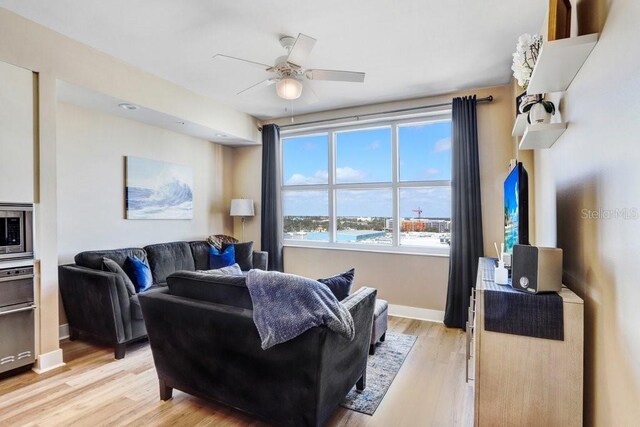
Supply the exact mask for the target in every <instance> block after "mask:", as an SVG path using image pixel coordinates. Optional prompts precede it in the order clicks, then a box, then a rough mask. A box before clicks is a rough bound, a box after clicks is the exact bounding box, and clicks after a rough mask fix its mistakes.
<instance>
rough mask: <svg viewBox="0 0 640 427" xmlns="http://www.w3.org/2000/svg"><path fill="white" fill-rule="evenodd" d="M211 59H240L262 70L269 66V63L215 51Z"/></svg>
mask: <svg viewBox="0 0 640 427" xmlns="http://www.w3.org/2000/svg"><path fill="white" fill-rule="evenodd" d="M213 59H224V60H233V61H241V62H245V63H248V64H251V65H255V66H256V67H260V68H262V69H264V70H268V69H269V68H271V65H267V64H263V63H262V62H256V61H250V60H248V59H242V58H236V57H235V56H229V55H223V54H221V53H217V54H215V55H213Z"/></svg>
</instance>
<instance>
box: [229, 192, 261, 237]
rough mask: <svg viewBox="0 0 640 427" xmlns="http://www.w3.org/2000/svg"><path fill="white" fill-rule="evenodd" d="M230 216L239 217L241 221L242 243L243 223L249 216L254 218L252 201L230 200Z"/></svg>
mask: <svg viewBox="0 0 640 427" xmlns="http://www.w3.org/2000/svg"><path fill="white" fill-rule="evenodd" d="M229 214H230V215H231V216H239V217H240V220H241V221H242V241H243V242H244V222H245V220H246V219H247V217H249V216H254V215H255V213H254V211H253V200H251V199H233V200H231V211H230V212H229Z"/></svg>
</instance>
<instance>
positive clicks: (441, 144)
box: [433, 138, 451, 153]
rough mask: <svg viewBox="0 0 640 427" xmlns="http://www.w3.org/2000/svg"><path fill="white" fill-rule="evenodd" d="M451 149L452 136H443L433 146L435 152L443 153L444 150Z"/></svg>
mask: <svg viewBox="0 0 640 427" xmlns="http://www.w3.org/2000/svg"><path fill="white" fill-rule="evenodd" d="M449 150H451V138H443V139H441V140H439V141H438V142H436V145H435V146H434V148H433V151H434V153H442V152H443V151H449Z"/></svg>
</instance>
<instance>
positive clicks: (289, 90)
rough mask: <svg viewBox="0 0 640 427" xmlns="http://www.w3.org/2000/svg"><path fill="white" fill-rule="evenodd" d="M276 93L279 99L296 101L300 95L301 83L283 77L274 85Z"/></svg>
mask: <svg viewBox="0 0 640 427" xmlns="http://www.w3.org/2000/svg"><path fill="white" fill-rule="evenodd" d="M276 92H277V93H278V96H279V97H280V98H284V99H298V98H300V95H302V83H301V82H300V81H299V80H296V79H294V78H292V77H285V78H283V79H282V80H280V81H279V82H278V83H276Z"/></svg>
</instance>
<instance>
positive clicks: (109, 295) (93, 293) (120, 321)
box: [58, 265, 132, 343]
mask: <svg viewBox="0 0 640 427" xmlns="http://www.w3.org/2000/svg"><path fill="white" fill-rule="evenodd" d="M58 278H59V283H60V294H61V295H62V303H63V305H64V310H65V312H66V314H67V319H68V320H69V326H70V327H71V328H73V329H76V330H80V331H85V332H88V333H90V334H93V335H96V336H98V337H101V338H104V339H107V340H109V341H110V342H111V343H122V342H124V341H126V340H127V339H130V338H131V334H132V333H131V310H130V303H129V294H128V292H127V289H126V286H125V284H124V281H123V280H122V278H121V277H119V276H118V275H117V274H115V273H111V272H106V271H100V270H93V269H90V268H85V267H79V266H77V265H61V266H59V267H58Z"/></svg>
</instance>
